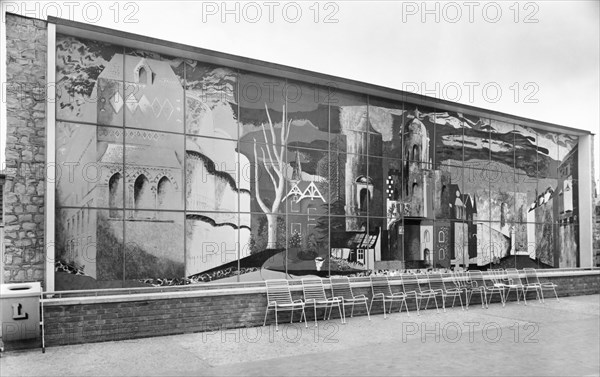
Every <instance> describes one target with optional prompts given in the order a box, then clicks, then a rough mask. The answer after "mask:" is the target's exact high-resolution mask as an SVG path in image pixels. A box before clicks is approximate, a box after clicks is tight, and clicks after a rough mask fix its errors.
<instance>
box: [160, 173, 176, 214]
mask: <svg viewBox="0 0 600 377" xmlns="http://www.w3.org/2000/svg"><path fill="white" fill-rule="evenodd" d="M172 200H173V184H172V183H171V180H170V179H169V178H167V177H162V178H161V179H160V180H159V181H158V186H157V198H156V202H157V203H156V204H157V208H158V209H167V208H169V207H170V202H171V201H172Z"/></svg>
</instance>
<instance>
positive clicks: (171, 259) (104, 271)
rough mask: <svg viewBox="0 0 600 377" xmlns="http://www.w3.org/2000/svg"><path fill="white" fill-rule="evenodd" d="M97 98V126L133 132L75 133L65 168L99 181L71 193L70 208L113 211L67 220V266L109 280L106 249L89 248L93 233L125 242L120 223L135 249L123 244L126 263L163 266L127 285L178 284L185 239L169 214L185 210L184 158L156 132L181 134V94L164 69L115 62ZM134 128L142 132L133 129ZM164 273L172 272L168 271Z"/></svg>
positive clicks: (138, 60)
mask: <svg viewBox="0 0 600 377" xmlns="http://www.w3.org/2000/svg"><path fill="white" fill-rule="evenodd" d="M123 88H126V89H125V93H124V89H123ZM94 91H95V93H93V95H94V94H96V95H97V98H98V101H97V105H96V106H97V108H96V114H97V122H98V123H100V124H107V125H118V124H121V123H122V122H121V121H120V120H122V119H123V117H124V119H125V125H126V126H127V127H132V128H115V127H97V128H96V129H93V128H87V127H79V128H74V129H73V130H72V132H75V133H79V135H77V136H76V137H75V139H77V140H81V141H82V143H81V144H80V145H82V146H83V149H82V150H77V149H78V148H74V150H73V151H72V152H71V153H70V155H69V156H67V157H66V159H67V161H74V162H77V163H79V165H81V164H87V163H91V162H93V163H95V164H97V165H96V166H97V171H98V172H99V174H98V177H97V179H95V180H94V181H95V182H87V187H85V188H84V189H83V190H82V193H83V192H84V194H78V193H77V189H76V190H74V193H75V196H76V199H75V200H73V199H67V200H68V201H69V202H70V203H75V202H76V203H78V206H80V207H81V208H88V207H92V208H93V207H105V208H110V210H108V211H89V210H88V211H82V212H81V213H75V214H73V215H74V216H73V219H67V224H68V225H67V231H66V232H65V233H66V240H65V241H66V243H67V245H68V247H67V253H66V255H67V256H66V257H65V259H67V261H68V262H72V263H73V264H75V265H76V266H78V267H83V266H85V267H84V269H83V270H84V273H85V274H86V275H88V276H91V277H93V278H96V279H98V280H104V279H110V278H111V275H113V274H112V273H111V272H110V271H109V270H110V269H111V266H112V261H110V260H107V258H103V256H102V255H100V253H102V252H105V250H104V248H102V250H101V248H100V247H95V246H94V247H92V246H91V245H96V242H97V239H98V235H97V232H105V233H107V235H103V238H107V237H108V238H111V239H113V240H114V241H115V242H118V243H120V242H123V222H125V229H126V233H127V234H128V236H129V238H130V239H135V245H130V244H128V245H129V246H131V247H132V248H133V249H134V250H135V252H130V253H129V254H128V255H129V256H130V257H131V258H135V256H134V255H133V254H136V253H137V254H139V255H138V256H144V255H147V256H149V257H151V258H152V259H153V260H158V261H162V262H159V263H155V265H154V266H148V267H147V268H146V270H145V272H144V274H145V276H141V275H140V276H137V274H136V272H135V271H129V274H128V276H126V277H125V278H128V279H135V278H140V277H148V275H152V276H156V277H159V276H162V275H163V274H167V273H168V274H175V275H176V276H177V275H178V276H182V275H183V259H182V256H183V253H182V252H181V251H182V250H183V245H182V244H181V241H179V240H180V239H183V234H182V230H181V227H180V226H177V224H176V220H175V219H174V216H175V215H174V214H173V213H171V212H168V210H177V209H182V208H183V196H182V194H183V193H182V188H183V182H182V176H183V175H182V173H183V156H182V155H181V154H180V152H179V151H180V150H181V146H180V145H178V144H177V143H176V142H174V141H173V140H172V138H171V137H169V135H168V134H165V133H161V132H158V131H163V130H164V131H169V130H178V129H181V128H182V127H183V87H182V86H181V83H180V82H179V80H178V78H177V76H176V75H175V74H174V72H173V70H172V68H171V67H170V66H169V64H168V63H167V62H163V61H158V60H153V59H148V58H142V57H136V56H129V55H128V56H123V55H121V54H116V55H115V56H114V57H113V59H111V61H110V62H109V64H108V65H107V66H106V67H105V68H104V70H103V71H102V72H101V73H100V75H99V76H98V82H97V87H96V88H94ZM138 126H139V127H142V126H143V127H144V128H147V129H146V130H136V129H134V127H138ZM148 129H149V130H148ZM154 130H156V131H154ZM124 163H125V165H126V166H127V169H126V170H125V171H124V170H123V166H124ZM63 191H68V190H65V189H64V188H63ZM123 207H124V208H125V210H123ZM67 213H68V212H67ZM84 213H87V216H86V217H85V218H84V216H85V215H84ZM179 222H181V221H179ZM71 224H73V225H71ZM165 235H170V236H165ZM172 242H175V244H174V245H173V244H172ZM179 244H181V245H179ZM98 246H100V245H98ZM73 248H74V249H76V250H75V252H73V251H72V249H73ZM78 248H79V250H77V249H78ZM126 254H127V253H126ZM125 263H127V257H126V260H125ZM161 266H169V267H168V269H169V271H168V272H167V271H163V269H164V268H163V267H161ZM148 272H149V273H148ZM117 275H118V274H117ZM112 278H114V276H112Z"/></svg>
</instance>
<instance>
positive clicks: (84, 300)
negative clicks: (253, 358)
mask: <svg viewBox="0 0 600 377" xmlns="http://www.w3.org/2000/svg"><path fill="white" fill-rule="evenodd" d="M521 274H522V273H521ZM537 274H538V276H539V277H541V278H549V277H569V276H585V275H596V276H599V277H600V269H598V268H595V269H590V270H587V269H586V270H572V271H561V270H537ZM484 275H485V274H484ZM390 277H391V279H390V284H391V285H400V281H399V280H397V279H394V278H395V277H394V276H390ZM355 279H356V280H352V279H351V285H352V287H353V288H367V287H370V286H371V283H370V278H368V277H361V278H355ZM444 279H446V278H444ZM289 282H290V291H291V292H301V291H302V284H301V281H300V280H290V281H289ZM253 284H255V285H254V286H247V287H237V288H235V287H214V286H213V287H207V286H200V287H194V288H195V289H189V288H188V289H186V290H175V289H171V288H177V287H163V288H162V289H165V290H167V291H166V292H165V291H164V290H163V291H161V292H140V293H130V292H129V293H122V292H123V291H127V289H113V290H103V291H102V292H101V293H109V291H111V292H114V293H115V294H112V295H111V294H106V295H101V296H83V295H82V296H78V297H47V298H44V299H43V300H42V303H43V305H44V306H45V307H48V306H64V305H90V304H104V303H119V302H136V301H151V300H172V299H188V298H195V297H215V296H233V295H247V294H266V293H267V290H266V287H265V285H264V282H256V283H253ZM220 285H222V286H227V285H229V286H230V285H231V284H220ZM323 285H324V286H325V289H330V284H328V283H325V282H324V284H323ZM188 287H189V286H188ZM148 289H159V288H148ZM129 291H131V290H129ZM68 292H69V293H71V292H73V291H68ZM80 292H81V293H82V294H91V293H94V292H96V291H80ZM60 294H61V292H60V291H59V292H45V293H44V296H53V295H60Z"/></svg>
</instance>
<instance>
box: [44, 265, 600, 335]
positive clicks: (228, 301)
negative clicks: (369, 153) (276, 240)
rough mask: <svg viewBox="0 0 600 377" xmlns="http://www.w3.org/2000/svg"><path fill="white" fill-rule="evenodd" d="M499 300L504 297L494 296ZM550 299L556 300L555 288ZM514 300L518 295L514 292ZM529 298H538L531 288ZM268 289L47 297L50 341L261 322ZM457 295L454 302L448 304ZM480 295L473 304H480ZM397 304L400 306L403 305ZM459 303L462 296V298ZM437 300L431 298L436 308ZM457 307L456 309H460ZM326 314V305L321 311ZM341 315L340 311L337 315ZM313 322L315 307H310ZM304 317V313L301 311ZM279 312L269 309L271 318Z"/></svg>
mask: <svg viewBox="0 0 600 377" xmlns="http://www.w3.org/2000/svg"><path fill="white" fill-rule="evenodd" d="M544 275H545V278H546V279H547V280H550V281H552V282H554V283H556V284H557V285H558V288H557V293H558V294H559V296H574V295H587V294H597V293H600V270H595V271H577V272H572V273H558V272H548V273H544ZM352 284H353V290H354V294H355V295H356V294H365V295H367V296H368V297H370V296H371V292H370V286H369V283H368V281H366V280H365V279H361V280H359V279H357V281H353V282H352ZM292 294H293V297H294V298H301V297H302V287H301V286H300V285H293V286H292ZM494 296H495V300H493V302H499V296H498V295H494ZM545 297H546V298H547V299H554V297H553V294H552V293H551V292H549V293H548V294H546V296H545ZM509 299H510V300H513V301H514V300H516V295H514V294H511V296H510V298H509ZM528 299H530V300H533V299H535V293H534V292H530V293H529V294H528ZM266 302H267V298H266V291H265V288H264V287H262V286H260V287H247V288H230V289H207V290H194V291H172V292H161V293H142V294H132V295H113V296H97V297H94V296H92V297H67V298H51V299H46V300H45V304H44V320H45V324H46V345H47V346H55V345H65V344H78V343H88V342H102V341H109V340H125V339H135V338H141V337H152V336H161V335H173V334H183V333H191V332H202V331H212V330H219V329H226V328H239V327H251V326H259V325H262V323H263V318H264V315H265V310H266ZM450 304H451V300H449V301H448V305H450ZM480 304H481V302H480V300H479V297H478V295H474V296H473V298H472V301H471V307H475V306H478V305H480ZM394 305H395V311H396V309H397V308H398V304H394ZM456 305H459V304H458V300H457V303H456ZM408 306H409V309H410V310H415V308H416V307H415V303H414V300H408ZM432 306H433V303H431V302H430V306H429V307H430V308H431V307H432ZM455 310H456V309H455ZM382 312H383V310H382V305H381V303H379V302H376V303H375V304H374V305H373V311H372V314H373V315H380V314H381V313H382ZM317 313H318V314H320V315H322V313H323V311H322V309H321V310H319V311H318V312H317ZM289 315H290V314H289V313H287V312H284V313H281V315H280V316H279V319H280V321H281V322H285V321H289ZM354 315H366V311H365V308H364V305H363V306H362V307H361V306H356V308H355V311H354ZM338 316H339V315H338V314H337V312H336V311H335V310H334V312H333V314H332V318H333V317H336V318H337V317H338ZM307 317H308V320H309V321H310V320H311V319H312V318H313V317H312V310H307ZM295 318H296V320H298V319H299V318H300V317H299V314H295ZM273 321H274V316H273V314H272V313H270V314H269V317H268V320H267V323H272V322H273Z"/></svg>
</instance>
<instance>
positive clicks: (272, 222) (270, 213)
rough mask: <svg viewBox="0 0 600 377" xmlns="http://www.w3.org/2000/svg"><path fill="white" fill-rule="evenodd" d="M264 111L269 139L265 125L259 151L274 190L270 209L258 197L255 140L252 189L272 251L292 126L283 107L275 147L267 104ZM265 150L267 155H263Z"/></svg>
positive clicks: (275, 243)
mask: <svg viewBox="0 0 600 377" xmlns="http://www.w3.org/2000/svg"><path fill="white" fill-rule="evenodd" d="M265 110H266V112H267V118H268V120H269V133H270V135H271V138H270V139H269V137H268V136H267V131H266V130H265V124H263V125H262V128H261V129H262V132H263V136H264V138H265V144H266V145H265V147H260V151H261V153H262V163H263V166H264V168H265V170H266V171H267V174H268V175H269V178H270V180H271V183H272V184H273V188H274V190H275V198H274V199H273V204H272V205H271V208H269V207H268V206H267V205H266V204H265V200H263V198H261V195H260V185H259V179H258V177H259V174H258V166H259V163H258V153H257V151H256V139H254V161H255V164H254V177H255V178H254V185H255V186H254V187H255V190H256V201H257V202H258V205H259V206H260V209H261V210H262V211H263V212H264V213H265V215H266V216H267V249H274V248H276V247H277V212H279V205H280V204H281V201H282V199H283V195H284V189H285V175H284V172H285V164H286V162H285V148H286V145H287V141H288V138H289V136H290V128H291V125H292V121H291V120H289V121H288V120H287V115H286V112H285V106H283V119H282V120H281V140H280V145H279V146H278V145H277V138H276V136H275V126H274V125H273V121H272V120H271V115H270V114H269V109H268V108H267V104H266V103H265ZM265 149H266V150H267V153H266V154H265ZM267 156H268V159H267Z"/></svg>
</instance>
